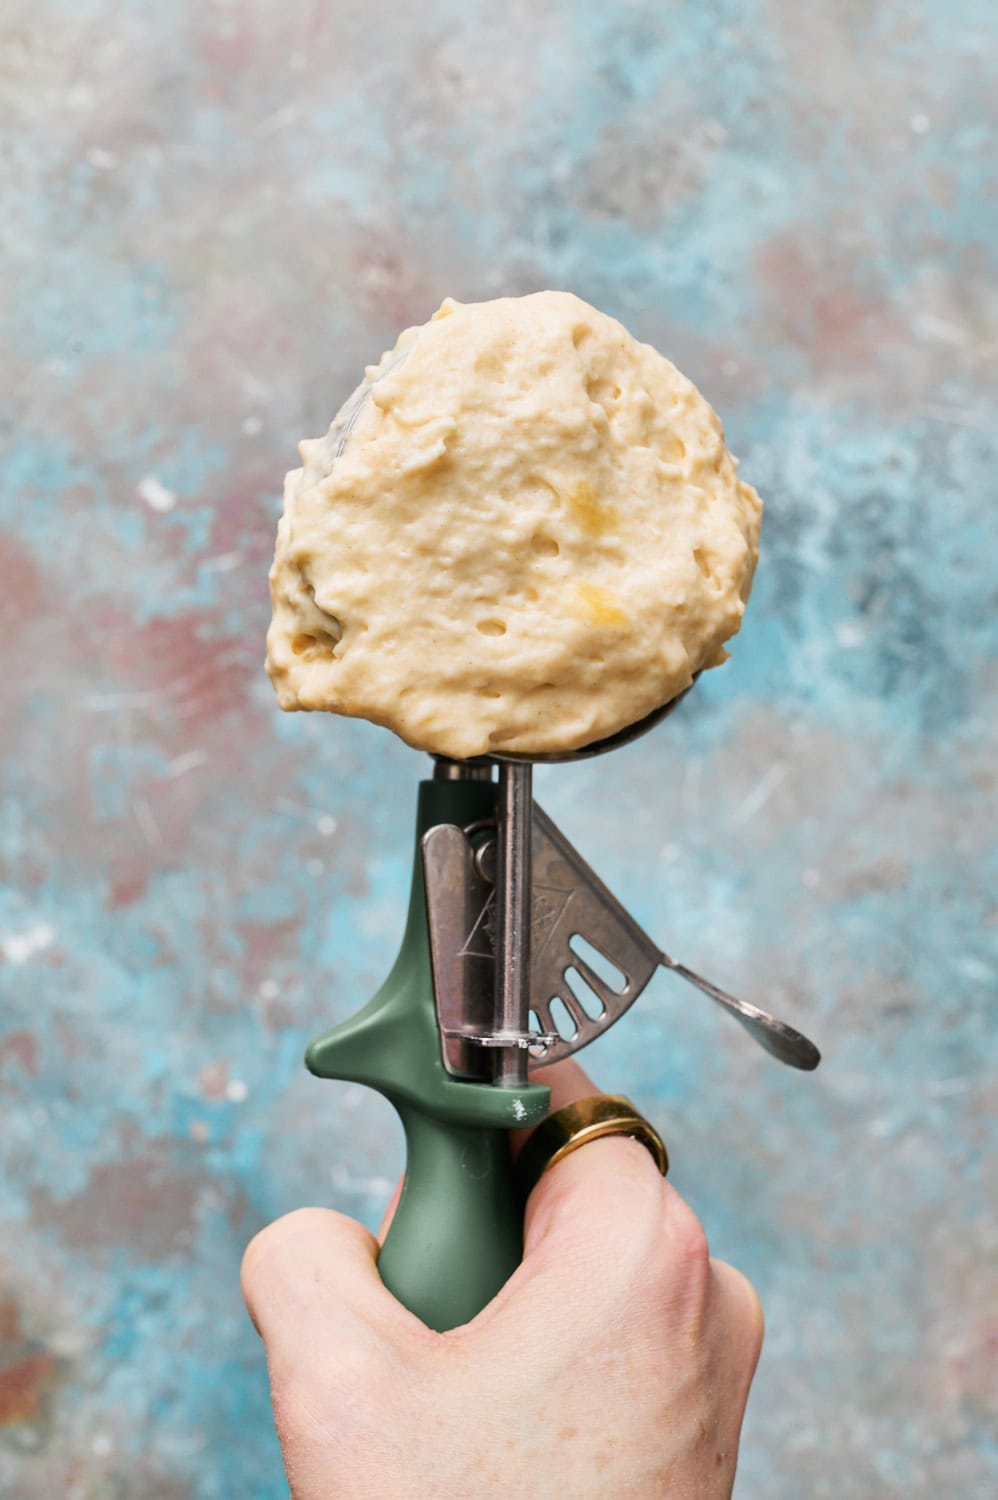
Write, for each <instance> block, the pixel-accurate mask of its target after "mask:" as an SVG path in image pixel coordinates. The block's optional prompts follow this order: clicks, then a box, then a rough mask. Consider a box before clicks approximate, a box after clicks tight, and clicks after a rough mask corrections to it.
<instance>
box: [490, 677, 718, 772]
mask: <svg viewBox="0 0 998 1500" xmlns="http://www.w3.org/2000/svg"><path fill="white" fill-rule="evenodd" d="M699 676H700V673H699V672H695V673H694V674H693V681H692V682H691V683H690V686H689V687H688V688H685V689H684V690H683V692H681V693H677V695H676V697H675V698H670V699H669V701H668V703H663V704H661V705H660V706H659V707H658V708H653V709H652V711H651V713H650V714H645V716H644V718H643V719H638V720H637V721H636V722H635V723H634V724H627V725H625V727H624V728H623V729H618V730H617V733H616V734H609V735H607V736H606V737H605V738H604V739H601V740H594V741H593V743H592V744H591V745H583V746H581V748H580V749H578V750H558V751H552V752H551V753H550V754H541V755H514V754H507V753H505V752H503V751H500V750H494V751H492V752H491V753H490V754H489V755H488V756H483V757H482V759H483V760H485V761H490V762H491V761H494V762H495V763H496V764H497V765H564V764H566V763H567V762H569V761H576V760H592V758H593V757H594V756H596V755H606V754H607V752H608V751H610V750H619V749H621V747H622V746H624V745H629V744H630V743H631V742H632V740H637V739H640V738H641V736H642V735H644V734H647V733H648V731H649V730H650V729H654V728H655V727H656V725H658V724H661V722H662V720H663V719H667V718H668V716H669V714H671V713H672V711H673V709H674V708H678V707H679V705H680V703H682V701H683V699H684V698H685V697H686V695H687V693H688V692H690V690H691V689H692V688H693V687H694V685H695V684H696V680H697V678H698V677H699ZM470 764H472V765H475V764H478V762H477V761H472V762H470Z"/></svg>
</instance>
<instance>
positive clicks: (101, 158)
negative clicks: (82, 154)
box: [87, 146, 118, 172]
mask: <svg viewBox="0 0 998 1500" xmlns="http://www.w3.org/2000/svg"><path fill="white" fill-rule="evenodd" d="M87 161H88V162H89V163H90V165H91V166H92V167H96V169H97V171H98V172H110V171H112V170H113V168H115V167H116V166H117V165H118V158H117V157H116V156H115V154H114V152H113V151H105V150H104V148H103V147H102V146H91V147H90V150H89V151H88V152H87Z"/></svg>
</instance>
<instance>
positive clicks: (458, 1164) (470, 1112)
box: [305, 781, 550, 1331]
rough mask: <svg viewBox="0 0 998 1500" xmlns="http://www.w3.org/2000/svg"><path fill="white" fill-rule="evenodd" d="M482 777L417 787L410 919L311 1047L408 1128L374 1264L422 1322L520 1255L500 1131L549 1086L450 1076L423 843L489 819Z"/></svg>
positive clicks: (452, 1316)
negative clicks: (401, 1176) (374, 985)
mask: <svg viewBox="0 0 998 1500" xmlns="http://www.w3.org/2000/svg"><path fill="white" fill-rule="evenodd" d="M495 797H496V788H495V786H494V785H493V784H492V783H490V782H483V781H424V782H421V783H420V788H419V805H418V812H417V818H416V854H415V861H414V865H413V876H412V889H411V894H410V899H409V916H408V920H407V922H406V928H405V935H404V936H403V939H402V947H401V949H400V950H399V955H398V957H397V959H396V960H395V964H394V966H393V968H392V971H391V973H390V974H389V976H388V978H387V979H386V980H385V982H384V984H383V985H382V986H381V989H380V990H379V991H378V993H377V994H376V995H375V996H374V998H373V999H372V1000H370V1001H369V1002H368V1004H367V1005H366V1006H365V1007H364V1009H363V1010H362V1011H360V1012H359V1013H358V1014H357V1015H356V1016H354V1017H353V1018H352V1019H351V1020H349V1021H345V1022H344V1023H343V1024H342V1025H341V1026H336V1027H334V1028H333V1030H332V1031H328V1032H326V1034H325V1035H324V1036H321V1037H319V1038H318V1039H317V1040H316V1041H314V1042H313V1043H312V1044H311V1046H310V1047H309V1048H308V1051H307V1052H306V1054H305V1064H306V1067H308V1068H309V1069H310V1070H311V1071H312V1072H313V1073H315V1074H317V1075H318V1076H319V1077H320V1078H339V1079H343V1080H346V1081H348V1082H351V1083H362V1084H366V1085H367V1086H368V1087H369V1088H373V1089H377V1090H378V1092H379V1093H381V1094H383V1095H384V1096H385V1098H386V1099H389V1100H390V1101H391V1103H392V1104H393V1105H394V1106H395V1108H396V1109H397V1111H398V1113H399V1116H400V1118H401V1120H402V1126H403V1129H404V1130H405V1141H406V1172H405V1181H404V1185H403V1188H402V1196H401V1198H400V1200H399V1204H398V1208H397V1210H396V1212H395V1217H394V1219H393V1220H392V1224H391V1227H390V1229H389V1231H388V1235H387V1237H386V1239H385V1243H384V1247H383V1249H382V1251H381V1255H380V1257H379V1260H378V1269H379V1271H380V1272H381V1276H382V1279H383V1281H384V1283H385V1285H386V1286H387V1287H388V1288H389V1290H390V1291H391V1292H393V1293H394V1294H395V1296H396V1297H397V1298H398V1299H399V1301H400V1302H402V1303H403V1304H404V1305H405V1306H406V1307H407V1308H408V1309H409V1310H410V1312H413V1313H415V1314H416V1316H417V1317H418V1318H421V1319H422V1321H423V1322H424V1323H426V1324H427V1325H428V1326H429V1327H430V1328H435V1329H437V1330H439V1331H443V1330H445V1329H448V1328H456V1327H458V1326H459V1325H461V1324H462V1323H467V1322H469V1321H470V1320H471V1319H472V1318H473V1317H475V1315H476V1314H477V1313H479V1312H480V1311H481V1310H482V1308H483V1307H485V1306H486V1304H487V1303H488V1302H490V1301H491V1300H492V1298H493V1297H494V1296H495V1294H496V1292H497V1291H498V1290H499V1288H500V1287H501V1286H503V1285H504V1283H505V1282H506V1281H507V1280H508V1279H509V1277H510V1275H511V1274H512V1272H513V1271H514V1270H515V1269H516V1267H517V1266H518V1265H519V1263H520V1258H521V1255H522V1252H523V1213H522V1208H521V1205H520V1201H519V1197H518V1194H517V1191H516V1188H515V1184H514V1182H513V1177H512V1172H511V1166H510V1157H509V1145H508V1139H507V1131H509V1130H510V1129H512V1128H513V1127H514V1126H516V1127H523V1126H529V1125H535V1124H537V1123H538V1122H539V1121H540V1120H542V1119H543V1118H544V1116H545V1115H546V1114H547V1112H548V1107H549V1104H550V1090H549V1089H547V1088H545V1087H543V1086H542V1085H540V1084H536V1083H528V1084H526V1085H525V1086H524V1087H523V1088H516V1089H513V1088H500V1087H497V1086H493V1085H491V1084H487V1083H480V1082H470V1081H463V1080H462V1079H460V1078H456V1077H453V1076H452V1075H451V1074H450V1073H448V1072H447V1070H446V1068H445V1067H444V1063H443V1052H442V1048H441V1041H440V1031H439V1027H438V1023H437V1012H436V1005H435V1001H434V994H433V976H432V971H431V967H430V948H429V936H428V932H427V924H426V896H425V891H424V887H423V866H422V859H421V857H420V844H421V840H422V838H423V835H424V834H425V833H426V832H427V831H428V830H429V829H430V828H433V827H435V826H436V825H437V824H440V823H456V824H458V825H465V824H467V823H471V822H476V821H478V820H479V819H481V818H490V817H493V816H494V814H495Z"/></svg>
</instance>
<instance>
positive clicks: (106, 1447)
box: [90, 1432, 114, 1458]
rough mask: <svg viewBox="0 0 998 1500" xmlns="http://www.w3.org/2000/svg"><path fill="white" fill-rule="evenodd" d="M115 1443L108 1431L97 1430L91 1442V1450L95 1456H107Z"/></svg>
mask: <svg viewBox="0 0 998 1500" xmlns="http://www.w3.org/2000/svg"><path fill="white" fill-rule="evenodd" d="M113 1447H114V1444H113V1443H112V1442H111V1439H110V1438H109V1437H108V1435H107V1433H106V1432H95V1433H94V1435H93V1439H92V1440H91V1443H90V1451H91V1452H92V1453H93V1455H94V1457H95V1458H107V1456H108V1454H109V1453H110V1452H111V1449H112V1448H113Z"/></svg>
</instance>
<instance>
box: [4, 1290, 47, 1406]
mask: <svg viewBox="0 0 998 1500" xmlns="http://www.w3.org/2000/svg"><path fill="white" fill-rule="evenodd" d="M58 1378H59V1362H58V1360H57V1359H56V1358H55V1356H54V1355H52V1354H50V1353H49V1351H48V1350H47V1349H45V1348H43V1347H42V1346H41V1345H39V1344H38V1343H36V1342H35V1341H33V1340H32V1339H30V1338H29V1337H28V1336H27V1334H26V1333H25V1330H24V1328H23V1327H22V1325H21V1314H20V1309H19V1308H18V1305H17V1303H16V1302H15V1301H13V1299H12V1298H10V1297H7V1298H4V1300H3V1301H2V1302H0V1427H13V1426H14V1425H15V1424H17V1423H20V1422H32V1421H34V1420H35V1419H36V1418H37V1417H38V1416H39V1415H40V1414H41V1411H42V1407H43V1404H44V1401H45V1398H46V1397H47V1396H48V1395H49V1394H50V1393H51V1391H52V1390H53V1388H54V1386H55V1385H56V1383H57V1381H58Z"/></svg>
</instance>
